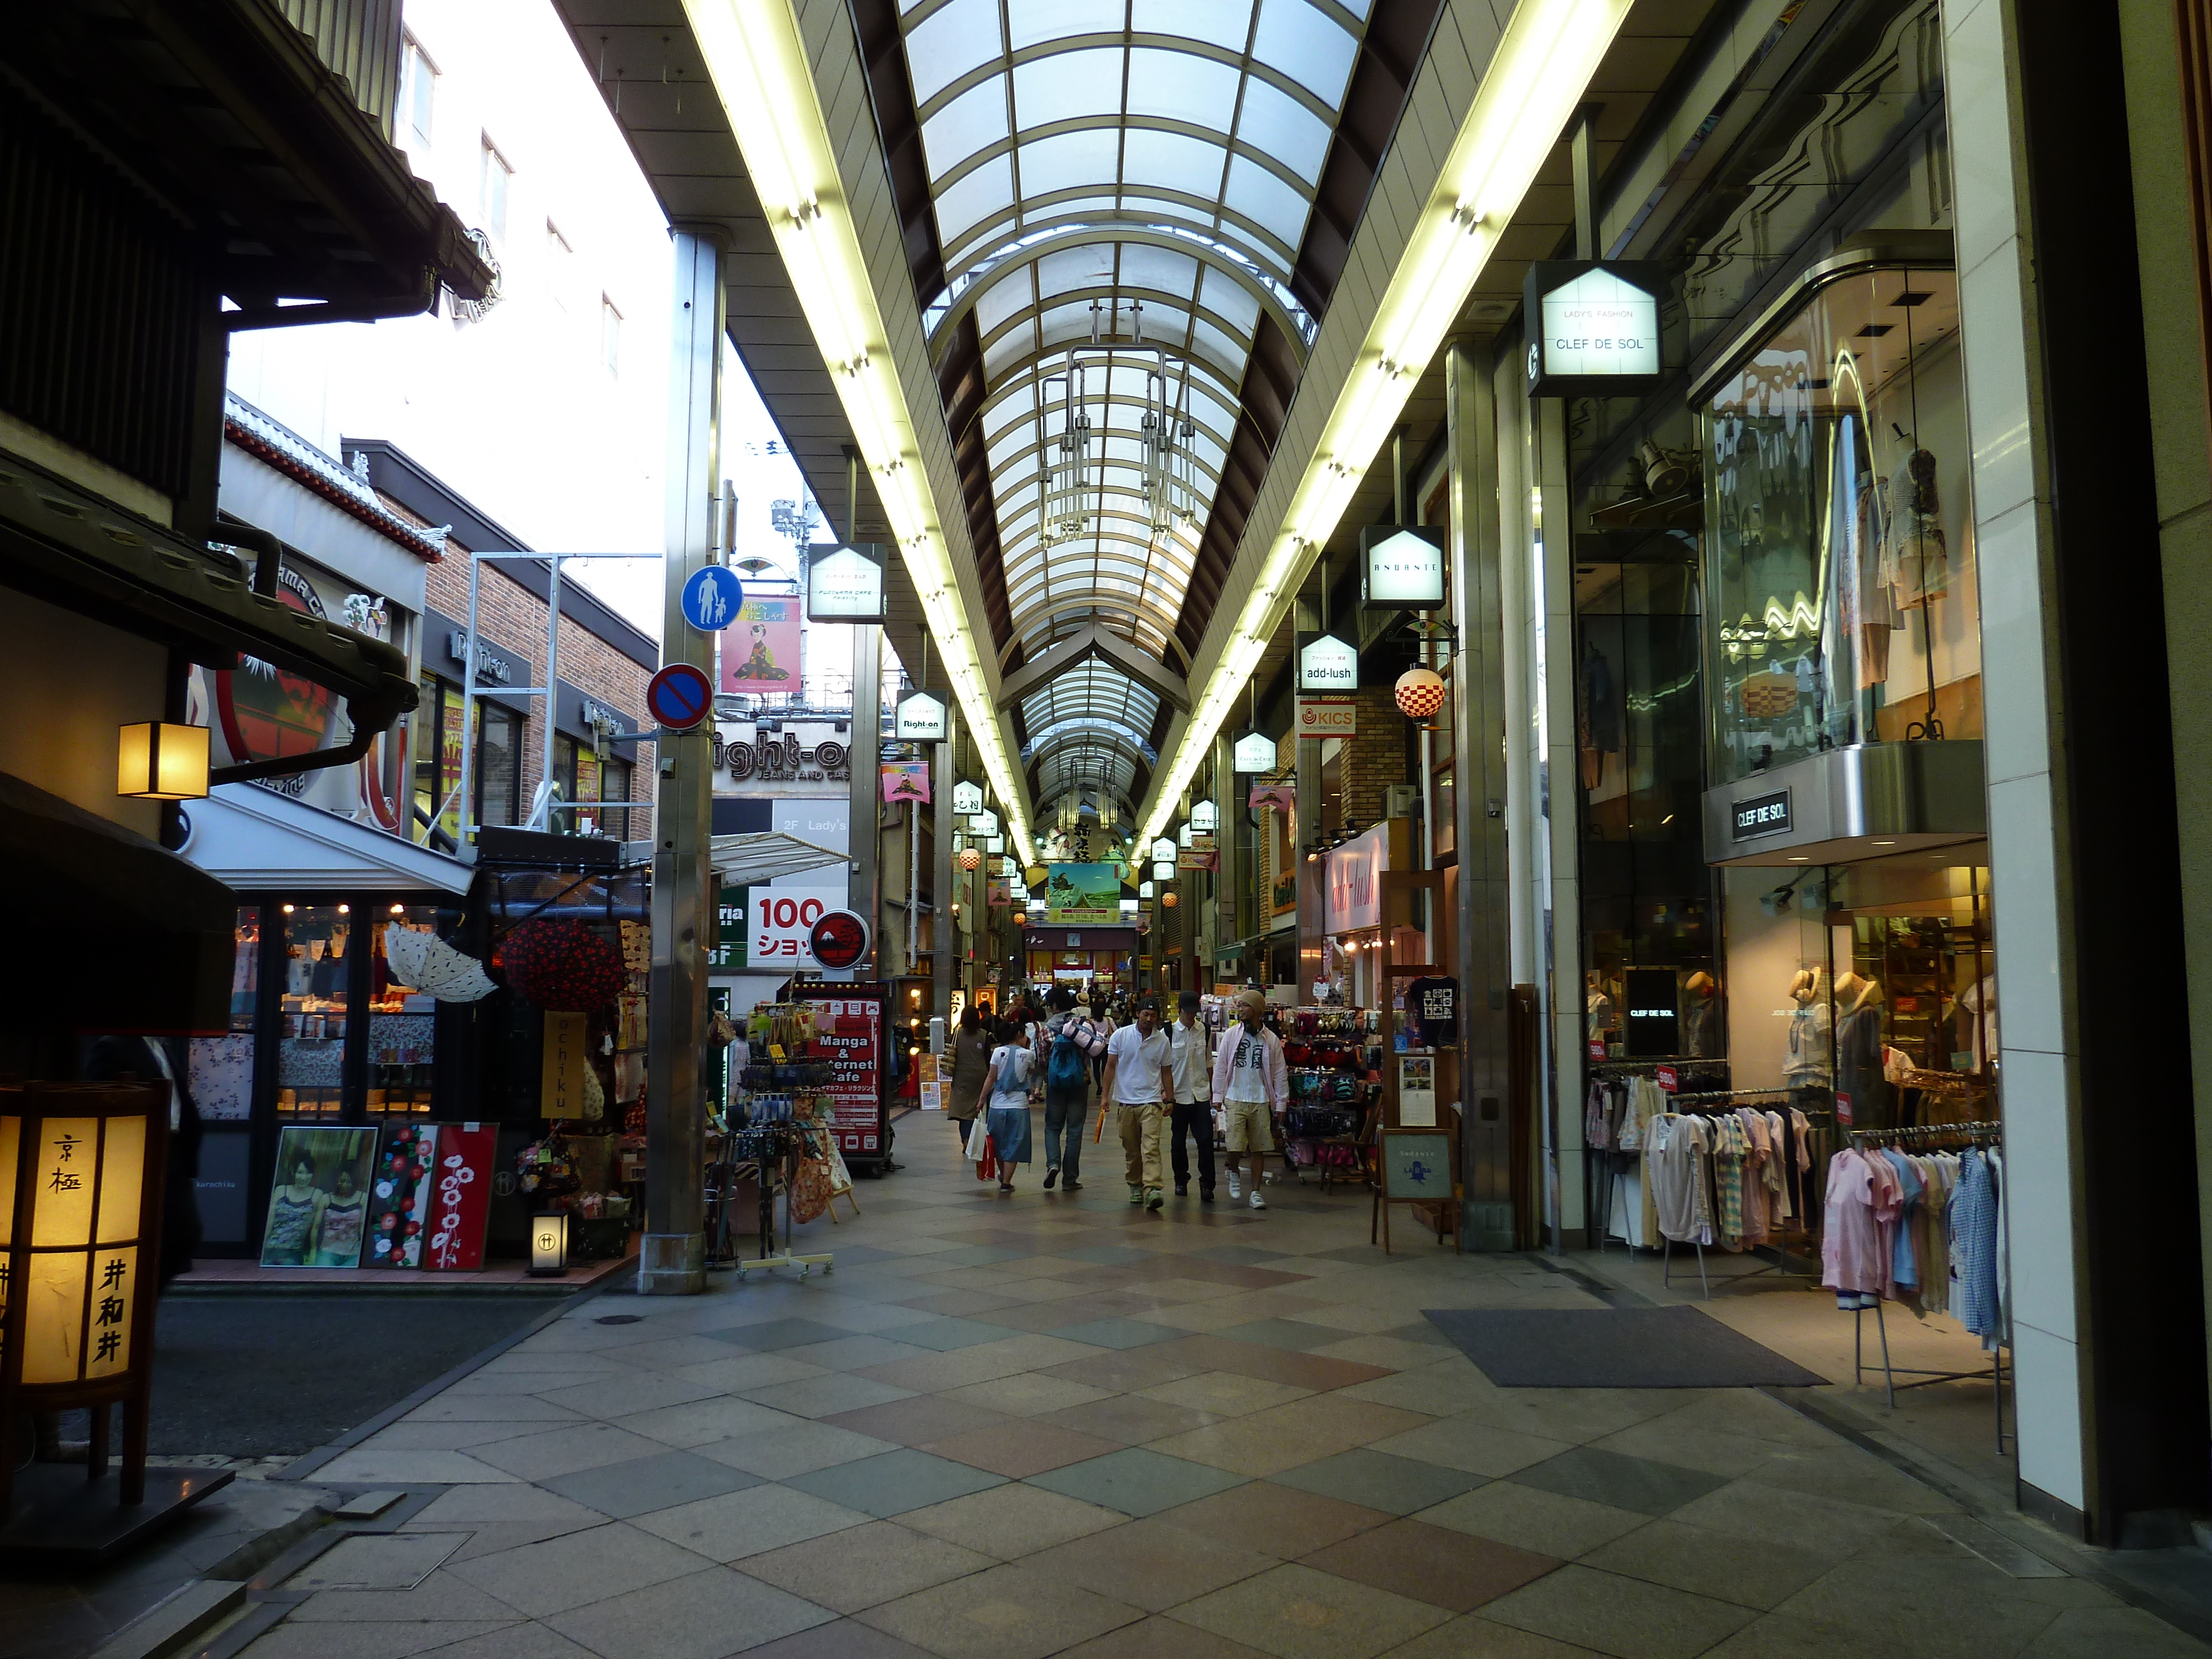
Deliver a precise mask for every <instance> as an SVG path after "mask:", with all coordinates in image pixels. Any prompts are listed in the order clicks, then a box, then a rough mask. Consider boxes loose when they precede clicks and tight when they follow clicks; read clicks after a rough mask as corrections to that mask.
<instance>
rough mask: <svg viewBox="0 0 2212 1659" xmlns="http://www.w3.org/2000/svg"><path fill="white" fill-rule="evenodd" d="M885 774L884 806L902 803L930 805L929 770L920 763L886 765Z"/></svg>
mask: <svg viewBox="0 0 2212 1659" xmlns="http://www.w3.org/2000/svg"><path fill="white" fill-rule="evenodd" d="M883 773H884V805H886V806H896V805H898V804H899V803H900V802H901V801H907V800H910V801H914V802H916V803H918V804H919V805H923V806H927V805H929V768H928V767H927V766H925V765H922V764H921V763H919V762H908V763H904V764H900V765H891V764H886V765H885V766H884V769H883Z"/></svg>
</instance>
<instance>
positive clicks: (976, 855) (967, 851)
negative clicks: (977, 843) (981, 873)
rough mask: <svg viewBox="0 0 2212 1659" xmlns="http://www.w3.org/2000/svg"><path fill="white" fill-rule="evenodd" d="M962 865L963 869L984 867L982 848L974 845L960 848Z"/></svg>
mask: <svg viewBox="0 0 2212 1659" xmlns="http://www.w3.org/2000/svg"><path fill="white" fill-rule="evenodd" d="M960 867H961V868H962V869H963V870H980V869H981V868H982V867H983V854H982V852H981V849H980V848H974V847H963V848H961V849H960Z"/></svg>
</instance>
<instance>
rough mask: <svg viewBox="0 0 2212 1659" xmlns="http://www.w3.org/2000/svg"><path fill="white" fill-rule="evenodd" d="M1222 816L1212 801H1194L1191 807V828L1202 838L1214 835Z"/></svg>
mask: <svg viewBox="0 0 2212 1659" xmlns="http://www.w3.org/2000/svg"><path fill="white" fill-rule="evenodd" d="M1220 821H1221V819H1220V814H1219V813H1218V811H1215V809H1214V805H1213V803H1212V801H1210V800H1200V801H1193V802H1192V803H1191V806H1190V827H1191V829H1193V831H1194V832H1195V833H1197V834H1199V835H1201V836H1210V835H1212V833H1213V832H1214V830H1215V829H1216V828H1217V827H1218V825H1219V823H1220Z"/></svg>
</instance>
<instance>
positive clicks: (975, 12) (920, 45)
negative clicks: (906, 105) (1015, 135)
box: [906, 0, 1002, 107]
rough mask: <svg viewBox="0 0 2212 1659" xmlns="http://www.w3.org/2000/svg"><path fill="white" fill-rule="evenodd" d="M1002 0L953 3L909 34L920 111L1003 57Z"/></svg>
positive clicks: (910, 62) (910, 61) (909, 58)
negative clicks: (974, 71) (971, 72)
mask: <svg viewBox="0 0 2212 1659" xmlns="http://www.w3.org/2000/svg"><path fill="white" fill-rule="evenodd" d="M1001 50H1002V49H1001V47H1000V41H999V7H998V0H951V4H949V5H947V6H945V8H944V9H941V10H939V11H935V12H933V13H931V14H930V15H928V16H927V17H926V18H924V19H923V20H922V21H921V22H919V23H917V24H915V26H914V27H913V28H912V29H910V30H909V31H908V33H907V37H906V65H907V72H908V75H910V76H913V78H914V101H915V106H917V107H919V106H921V105H924V104H927V102H928V101H929V100H931V99H933V98H934V97H936V96H937V94H939V93H940V92H942V91H944V90H945V88H947V87H949V86H951V84H952V83H953V82H955V81H957V80H958V79H959V78H960V77H961V76H963V75H965V74H967V73H968V71H969V70H972V69H975V68H976V67H977V66H979V65H980V64H983V63H985V62H987V60H989V59H991V58H996V57H999V56H1000V53H1001Z"/></svg>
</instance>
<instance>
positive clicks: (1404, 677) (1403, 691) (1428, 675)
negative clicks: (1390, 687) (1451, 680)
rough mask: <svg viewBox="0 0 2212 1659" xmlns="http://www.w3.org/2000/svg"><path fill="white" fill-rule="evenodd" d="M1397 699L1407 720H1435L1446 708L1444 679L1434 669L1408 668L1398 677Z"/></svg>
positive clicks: (1400, 709) (1400, 710)
mask: <svg viewBox="0 0 2212 1659" xmlns="http://www.w3.org/2000/svg"><path fill="white" fill-rule="evenodd" d="M1397 697H1398V708H1399V712H1401V714H1404V715H1405V716H1406V718H1407V720H1433V719H1434V718H1435V717H1436V713H1437V710H1438V709H1439V708H1443V706H1444V677H1443V675H1441V674H1439V673H1437V671H1436V670H1435V669H1433V668H1408V669H1407V671H1405V672H1404V673H1402V674H1401V675H1399V676H1398V689H1397Z"/></svg>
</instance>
